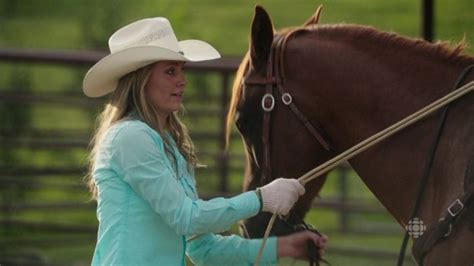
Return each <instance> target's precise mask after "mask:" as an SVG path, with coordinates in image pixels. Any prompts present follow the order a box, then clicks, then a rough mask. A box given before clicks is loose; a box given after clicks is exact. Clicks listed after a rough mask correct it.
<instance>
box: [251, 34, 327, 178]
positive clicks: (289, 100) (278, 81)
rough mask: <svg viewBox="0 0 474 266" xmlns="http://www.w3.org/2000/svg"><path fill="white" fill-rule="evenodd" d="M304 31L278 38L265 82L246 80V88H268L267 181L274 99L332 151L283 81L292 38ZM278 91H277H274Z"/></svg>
mask: <svg viewBox="0 0 474 266" xmlns="http://www.w3.org/2000/svg"><path fill="white" fill-rule="evenodd" d="M304 30H305V28H296V29H294V30H292V31H290V32H288V33H286V34H282V35H276V36H275V37H274V39H273V42H272V46H271V49H270V54H269V56H268V60H267V73H266V77H265V78H250V77H248V75H247V76H246V77H244V79H243V85H258V86H265V95H264V96H263V97H262V109H263V111H264V114H263V128H262V143H263V164H262V166H261V168H262V173H263V179H262V181H264V180H265V179H267V178H271V176H272V166H271V156H270V152H271V151H270V118H271V112H272V111H273V109H274V107H275V104H276V100H275V98H276V97H275V96H276V95H278V94H279V95H280V97H281V101H282V102H283V104H284V105H285V106H287V107H289V108H290V110H291V111H292V112H293V114H294V115H295V116H296V117H297V118H298V120H299V121H301V123H303V125H304V126H305V127H306V129H307V130H308V132H309V133H310V134H311V135H312V136H313V137H314V138H315V139H316V141H317V142H318V143H320V144H321V146H322V147H323V148H324V149H325V150H326V151H333V150H334V149H333V145H332V143H331V141H330V140H329V139H328V137H327V134H326V133H325V132H324V130H323V128H322V127H321V125H320V124H319V123H318V122H313V123H311V122H310V121H309V119H308V118H307V117H306V116H305V115H304V114H303V113H302V112H301V111H300V110H299V109H298V107H297V106H296V104H295V103H294V102H293V97H292V96H291V94H290V93H289V92H288V90H287V89H285V87H284V85H283V81H284V80H285V71H284V67H283V59H284V55H285V46H286V42H287V41H288V39H289V37H290V36H291V35H292V34H294V33H296V32H301V31H304ZM274 88H276V90H274Z"/></svg>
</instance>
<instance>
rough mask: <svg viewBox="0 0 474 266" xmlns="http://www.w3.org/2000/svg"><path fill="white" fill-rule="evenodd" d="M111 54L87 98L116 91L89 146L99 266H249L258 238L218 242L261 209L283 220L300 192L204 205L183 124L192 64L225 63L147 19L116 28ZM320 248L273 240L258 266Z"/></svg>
mask: <svg viewBox="0 0 474 266" xmlns="http://www.w3.org/2000/svg"><path fill="white" fill-rule="evenodd" d="M109 48H110V51H111V54H110V55H108V56H106V57H104V58H103V59H102V60H100V61H99V62H98V63H97V64H96V65H94V66H93V67H92V68H91V69H90V70H89V71H88V73H87V74H86V76H85V78H84V82H83V90H84V93H85V94H86V95H87V96H89V97H100V96H103V95H106V94H109V93H112V95H111V97H110V100H109V102H108V103H107V105H106V107H105V109H104V111H103V112H102V114H101V115H100V117H99V118H98V122H99V126H98V129H97V132H96V134H95V137H94V139H93V141H92V145H93V149H92V152H91V156H90V166H91V167H90V180H89V185H90V189H91V191H92V193H93V197H94V198H95V199H96V200H97V203H98V205H97V217H98V220H99V230H98V238H97V244H96V248H95V252H94V257H93V261H92V264H93V265H185V263H186V255H185V254H187V255H188V256H189V257H190V259H191V260H192V261H193V262H194V263H196V264H202V265H223V264H227V265H245V264H251V263H252V262H253V261H254V260H255V258H256V256H257V251H258V249H259V247H260V245H261V240H248V239H242V238H240V237H239V236H220V235H216V234H214V233H218V232H222V231H225V230H227V229H229V227H230V226H231V225H232V224H234V223H235V222H237V221H239V220H241V219H245V218H248V217H251V216H253V215H256V214H257V213H258V212H259V211H269V212H273V213H277V214H282V215H284V214H287V213H288V212H289V210H290V209H291V207H292V206H293V204H294V203H295V202H296V200H297V199H298V197H299V196H300V195H302V194H303V193H304V188H303V186H301V185H300V184H299V183H298V182H297V181H296V180H293V179H292V180H290V179H283V178H280V179H277V180H276V181H274V182H272V183H271V184H268V185H266V186H264V187H261V188H259V189H258V190H257V191H250V192H245V193H242V194H240V195H238V196H235V197H233V198H215V199H212V200H209V201H204V200H200V199H199V198H198V194H197V191H196V182H195V179H194V168H195V167H196V165H197V158H196V155H195V153H194V146H193V143H192V141H191V139H190V137H189V135H188V132H187V129H186V127H185V125H184V124H183V123H181V122H180V120H179V118H178V116H177V111H179V110H180V108H181V106H182V101H183V95H184V93H185V88H186V79H185V75H184V71H183V67H184V64H185V62H186V61H203V60H211V59H216V58H219V57H220V55H219V53H218V52H217V51H216V50H215V49H214V48H213V47H212V46H210V45H209V44H207V43H205V42H202V41H197V40H187V41H180V42H178V41H177V39H176V36H175V34H174V32H173V30H172V28H171V25H170V23H169V21H168V20H166V19H165V18H149V19H143V20H140V21H137V22H134V23H132V24H129V25H127V26H125V27H123V28H121V29H119V30H118V31H116V32H115V33H114V34H113V35H112V36H111V37H110V39H109ZM308 240H311V241H313V242H314V243H315V244H316V245H317V246H318V247H320V248H321V250H324V247H325V244H326V237H319V236H318V235H315V234H313V233H309V232H305V233H298V234H294V235H291V236H286V237H280V238H275V237H272V238H270V239H269V240H268V243H267V245H266V248H265V251H264V253H263V257H262V262H263V263H265V264H275V263H277V261H278V258H279V257H284V256H289V257H295V258H304V257H305V254H306V252H307V251H306V243H307V241H308Z"/></svg>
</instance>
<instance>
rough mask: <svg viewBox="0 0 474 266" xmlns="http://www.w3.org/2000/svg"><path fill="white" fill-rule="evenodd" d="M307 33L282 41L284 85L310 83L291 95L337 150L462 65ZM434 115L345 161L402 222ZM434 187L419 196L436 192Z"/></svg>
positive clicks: (431, 94) (400, 113)
mask: <svg viewBox="0 0 474 266" xmlns="http://www.w3.org/2000/svg"><path fill="white" fill-rule="evenodd" d="M310 37H313V38H316V40H312V39H311V38H307V39H306V40H304V39H303V38H302V41H301V42H299V43H297V42H290V43H289V45H288V51H289V53H291V54H292V55H293V56H292V57H293V61H292V62H293V64H292V65H293V67H291V68H290V67H289V66H287V67H286V68H287V77H289V78H288V82H287V84H288V85H289V86H290V87H291V86H293V85H292V84H294V86H296V84H301V83H300V81H306V82H307V83H306V84H311V86H309V88H308V90H309V91H310V93H311V94H312V95H311V96H309V97H308V95H302V94H300V96H301V97H298V96H297V95H295V98H296V99H295V102H301V103H302V109H303V112H304V113H306V114H311V117H310V119H313V120H314V119H315V120H317V121H319V122H320V123H321V124H322V125H323V128H324V129H325V131H327V132H326V133H327V134H328V135H329V136H331V139H332V141H333V142H334V144H335V146H336V149H337V150H338V151H339V152H342V151H345V150H347V149H348V148H350V147H352V146H353V145H355V144H357V143H359V142H360V141H362V140H364V139H366V138H368V137H370V136H372V135H373V134H375V133H377V132H379V131H381V130H383V129H385V128H387V127H388V126H390V125H392V124H393V123H395V122H397V121H399V120H400V119H402V118H404V117H406V116H408V115H409V114H411V113H413V112H415V111H417V110H418V109H420V108H422V107H424V106H426V105H427V104H429V103H431V102H432V101H434V100H436V99H438V98H440V97H442V96H443V95H445V94H446V93H448V92H449V91H450V90H452V86H453V84H454V82H455V80H456V77H457V76H458V74H459V73H460V71H461V69H462V66H460V65H459V64H447V63H445V62H444V61H443V60H440V59H437V58H433V57H430V56H427V55H425V54H419V53H416V52H413V51H411V50H409V49H407V48H405V49H400V48H399V47H398V48H397V47H395V46H394V47H391V46H386V45H380V43H377V42H373V41H371V40H367V41H364V40H361V39H358V38H352V39H351V38H347V37H346V36H344V37H341V38H339V39H338V38H335V37H334V36H330V37H331V38H327V39H324V38H321V37H322V36H317V35H316V36H310ZM336 37H337V36H336ZM301 51H304V52H301ZM308 51H310V52H309V53H310V55H308ZM290 63H291V62H288V65H289V64H290ZM295 64H296V66H295ZM298 64H300V65H298ZM305 69H306V70H305ZM309 69H310V70H309ZM314 84H317V85H316V86H314ZM307 99H312V101H311V102H308V101H307ZM437 117H439V116H438V115H437V116H436V117H432V118H430V119H426V120H424V121H422V122H418V123H417V124H416V125H414V126H412V127H411V128H409V129H406V130H404V131H402V132H400V133H398V134H397V135H395V136H393V137H391V138H390V139H388V140H386V141H384V142H383V143H381V144H379V145H377V146H375V147H373V148H371V149H369V150H367V151H365V152H364V153H362V154H360V155H358V156H357V157H355V158H354V159H352V160H351V161H350V163H351V165H352V166H353V168H354V169H355V170H356V171H357V172H358V174H359V175H360V176H361V178H362V179H363V181H364V182H365V183H366V185H367V186H368V187H369V189H371V190H372V192H373V193H374V194H375V196H376V197H377V198H378V199H379V200H380V201H381V202H382V204H384V205H385V207H386V208H387V209H388V210H389V212H391V213H392V215H394V217H395V218H396V219H397V220H398V221H399V222H400V223H401V224H406V223H407V221H408V220H409V217H410V215H411V211H412V209H413V206H414V203H415V198H416V190H417V188H418V185H419V180H420V178H421V175H422V171H423V167H424V162H426V158H427V155H428V150H429V147H430V145H431V143H432V139H433V137H434V134H435V128H436V124H437V122H436V121H437V120H438V119H437ZM440 185H441V186H443V185H447V184H443V183H441V184H440ZM431 187H433V186H431ZM434 190H436V189H433V190H430V191H429V193H428V194H429V195H427V196H426V197H425V198H427V199H429V198H430V197H432V196H433V195H435V194H436V191H434Z"/></svg>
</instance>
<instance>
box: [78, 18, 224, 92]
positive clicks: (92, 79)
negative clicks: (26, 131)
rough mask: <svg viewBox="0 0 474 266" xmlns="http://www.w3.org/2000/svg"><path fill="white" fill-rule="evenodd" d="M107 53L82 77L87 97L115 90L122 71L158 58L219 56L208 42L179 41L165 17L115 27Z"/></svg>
mask: <svg viewBox="0 0 474 266" xmlns="http://www.w3.org/2000/svg"><path fill="white" fill-rule="evenodd" d="M109 49H110V55H107V56H105V57H104V58H102V59H101V60H100V61H99V62H97V63H96V64H95V65H94V66H93V67H92V68H91V69H89V71H88V72H87V74H86V76H85V77H84V80H83V83H82V88H83V90H84V94H85V95H87V96H89V97H100V96H103V95H106V94H107V93H110V92H112V91H114V90H115V88H116V87H117V84H118V80H119V79H120V78H121V77H123V76H124V75H125V74H128V73H130V72H132V71H135V70H137V69H139V68H141V67H144V66H146V65H148V64H151V63H154V62H157V61H161V60H176V61H205V60H211V59H217V58H220V54H219V52H217V50H216V49H214V47H212V46H211V45H210V44H208V43H206V42H203V41H199V40H185V41H180V42H178V40H177V39H176V36H175V34H174V32H173V29H172V28H171V24H170V22H169V21H168V20H167V19H166V18H162V17H158V18H147V19H142V20H139V21H136V22H133V23H131V24H129V25H127V26H125V27H123V28H121V29H119V30H117V31H116V32H115V33H114V34H112V36H111V37H110V39H109Z"/></svg>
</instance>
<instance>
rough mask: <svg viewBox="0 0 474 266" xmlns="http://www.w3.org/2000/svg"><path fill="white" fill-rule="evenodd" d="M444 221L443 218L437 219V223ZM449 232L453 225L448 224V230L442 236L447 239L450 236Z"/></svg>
mask: <svg viewBox="0 0 474 266" xmlns="http://www.w3.org/2000/svg"><path fill="white" fill-rule="evenodd" d="M442 221H444V217H442V218H441V219H439V222H442ZM451 231H453V224H451V223H450V224H449V229H448V232H446V233H445V234H444V235H443V236H444V237H448V236H449V235H450V234H451Z"/></svg>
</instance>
